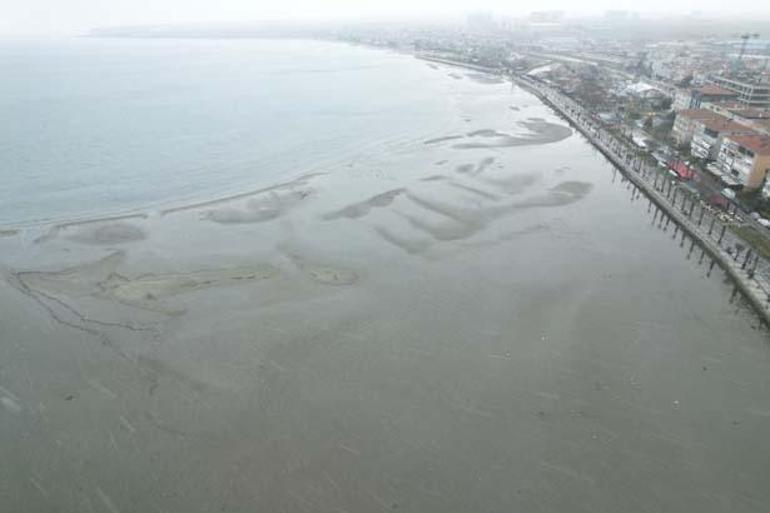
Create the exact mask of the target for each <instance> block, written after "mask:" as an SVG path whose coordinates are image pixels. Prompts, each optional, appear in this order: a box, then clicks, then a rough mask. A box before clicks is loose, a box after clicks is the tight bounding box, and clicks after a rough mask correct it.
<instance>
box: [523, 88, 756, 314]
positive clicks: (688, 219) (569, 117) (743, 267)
mask: <svg viewBox="0 0 770 513" xmlns="http://www.w3.org/2000/svg"><path fill="white" fill-rule="evenodd" d="M514 81H515V82H516V83H517V84H518V85H520V86H521V87H523V88H524V89H526V90H528V91H530V92H531V93H533V94H534V95H535V96H537V97H538V98H539V99H540V100H541V101H543V102H544V103H545V104H546V105H548V106H549V107H551V108H552V109H554V110H555V111H556V112H557V113H558V114H559V115H560V116H562V117H563V118H564V119H565V120H566V121H568V122H569V123H570V125H572V126H573V127H574V128H575V129H576V130H578V131H579V132H580V133H581V134H583V136H585V137H586V138H587V139H588V141H589V142H591V144H592V145H594V147H596V148H597V149H598V150H599V151H600V152H601V153H602V154H603V155H604V156H605V157H606V158H607V159H608V160H609V161H610V162H612V164H613V165H614V166H615V167H616V168H617V169H619V170H620V172H621V173H623V175H624V176H625V177H626V178H627V179H628V180H629V181H630V182H631V183H632V184H633V185H634V186H635V187H636V188H637V189H639V190H640V191H641V192H642V193H643V194H644V195H645V196H647V197H648V198H649V199H650V200H651V201H652V202H653V203H654V204H655V205H656V206H657V207H658V208H659V209H660V210H661V211H663V213H664V214H665V215H667V216H668V217H669V218H670V219H671V220H673V221H674V222H675V223H676V225H677V226H678V227H679V228H680V229H681V230H682V231H683V233H686V234H687V235H688V236H689V237H690V238H691V239H692V240H693V241H694V242H697V244H699V245H700V246H701V248H702V249H703V250H704V251H706V252H707V253H708V254H709V255H710V256H711V258H712V259H713V260H712V264H711V266H712V267H713V266H714V264H715V263H716V264H718V265H719V266H720V267H721V268H722V269H723V270H724V271H725V273H726V274H727V275H728V276H729V277H730V278H731V279H732V280H733V282H734V283H735V286H736V287H737V289H738V290H740V291H741V292H742V293H743V295H744V297H745V298H746V299H747V300H748V301H749V302H750V303H751V305H752V306H753V307H754V309H755V310H756V311H757V313H758V314H759V316H760V318H761V319H762V321H763V322H764V323H765V324H766V325H770V302H769V301H768V298H770V295H768V292H767V289H766V287H764V286H763V284H761V283H760V282H759V281H758V280H757V279H756V277H755V276H756V275H755V273H754V271H755V269H756V264H757V262H758V260H759V257H755V259H754V260H753V262H754V265H753V266H752V265H748V266H747V263H748V264H750V263H751V258H750V254H751V253H750V250H747V253H746V257H745V258H737V259H736V258H735V257H734V255H731V254H730V253H728V252H727V251H726V248H724V247H723V246H722V237H723V236H724V233H725V231H726V229H727V226H726V225H721V226H720V227H719V228H717V230H716V231H714V224H715V223H714V220H712V223H711V226H710V227H709V231H708V233H706V232H705V228H701V226H702V225H701V221H702V220H703V213H704V210H705V206H704V205H703V204H702V203H700V207H701V215H700V216H695V217H696V218H697V219H699V221H698V222H697V224H696V222H695V221H693V211H694V209H695V205H696V200H692V203H691V205H690V208H689V211H688V210H685V209H684V204H685V202H686V201H687V200H686V199H684V200H683V201H682V206H681V207H680V209H678V208H677V207H676V201H677V193H678V192H679V189H678V188H676V187H675V186H673V187H672V185H671V183H670V181H669V182H666V181H665V180H660V182H661V186H662V189H661V188H659V185H658V174H657V173H656V172H653V171H650V170H649V169H648V168H647V167H646V166H645V165H644V164H643V163H642V160H641V159H638V158H636V159H634V158H633V153H632V151H631V150H630V149H628V148H627V147H626V146H625V144H624V143H622V142H620V141H618V140H617V139H616V138H614V137H612V136H610V135H609V134H607V133H606V132H600V131H599V129H598V128H597V127H596V126H595V125H591V124H589V123H588V122H586V121H585V120H586V119H590V118H591V116H590V114H589V113H588V112H587V111H585V110H584V109H582V107H580V106H578V105H577V104H576V103H574V102H573V101H571V100H569V99H567V98H563V97H562V95H560V93H557V92H555V91H550V90H547V89H546V86H542V85H539V84H536V83H532V82H531V81H530V80H527V79H522V78H520V77H515V78H514ZM602 136H604V138H605V140H604V141H603V140H602V139H601V137H602ZM653 177H654V180H652V178H653ZM665 183H668V184H669V187H668V192H666V186H665ZM672 188H673V189H674V194H673V201H672V200H671V198H670V197H671V190H672ZM720 224H721V223H720ZM712 233H720V236H719V238H718V241H714V240H713V239H712V238H711V234H712Z"/></svg>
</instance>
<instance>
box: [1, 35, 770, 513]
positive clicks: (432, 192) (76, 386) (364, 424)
mask: <svg viewBox="0 0 770 513" xmlns="http://www.w3.org/2000/svg"><path fill="white" fill-rule="evenodd" d="M14 44H15V45H16V43H14ZM25 44H26V43H25ZM0 52H2V55H3V58H2V59H0V62H2V64H0V65H1V66H3V67H4V69H5V70H8V69H16V70H17V71H19V73H17V74H11V75H7V74H6V73H5V71H4V72H3V73H2V74H3V76H11V77H12V78H10V79H9V80H4V81H3V82H2V83H1V84H0V89H1V90H2V91H3V94H0V105H1V107H0V110H2V111H3V112H5V113H9V112H10V115H11V116H12V118H13V119H14V123H13V125H14V127H15V130H9V129H8V128H7V125H4V126H5V128H2V129H0V130H2V131H1V132H0V134H2V136H0V144H1V145H2V152H1V153H2V154H3V155H4V159H6V167H5V168H4V169H3V173H4V180H5V182H4V185H5V187H3V188H2V189H0V194H1V195H2V196H0V198H1V199H2V203H0V223H1V224H0V226H1V227H2V231H0V273H1V274H0V275H1V276H2V279H1V280H0V462H2V464H0V511H3V512H4V513H5V512H12V513H16V512H27V511H106V512H111V513H114V512H116V511H118V512H129V511H167V512H171V511H185V512H193V513H195V512H201V513H203V512H211V511H231V512H252V511H290V512H294V511H297V512H304V511H322V512H339V511H351V512H353V511H361V512H365V511H410V512H436V513H438V512H441V513H446V512H458V513H459V512H469V511H533V512H534V511H544V512H554V511H592V512H596V511H624V512H643V511H650V510H656V511H657V510H659V511H698V512H709V513H710V512H721V511H725V510H729V511H732V512H756V511H764V510H767V509H768V507H770V489H768V487H767V479H766V477H767V476H768V474H769V473H770V462H769V461H768V458H767V453H766V451H763V450H762V449H761V448H762V447H764V446H765V445H766V444H765V437H766V435H767V433H768V432H770V393H769V392H770V372H768V369H769V368H770V347H769V346H768V338H767V332H766V331H763V330H760V329H758V327H757V324H758V322H757V320H756V317H755V316H754V314H753V313H752V312H751V311H750V310H749V309H747V308H746V307H745V306H744V305H742V304H741V302H740V300H739V299H731V290H732V289H731V286H730V285H729V283H727V282H725V280H724V278H723V276H722V275H721V274H720V273H719V272H718V271H714V273H713V274H711V276H710V277H709V276H707V273H708V260H705V261H703V262H702V263H699V261H700V260H699V257H700V251H699V250H697V249H695V250H692V252H691V250H690V241H684V240H682V239H681V238H680V235H679V234H678V233H675V232H674V231H673V226H671V227H668V228H665V227H664V226H663V225H661V224H660V223H659V222H658V220H657V218H654V217H653V216H654V212H653V211H651V210H650V208H649V204H648V202H647V201H646V200H644V199H643V198H638V197H636V196H635V195H634V194H633V193H632V191H631V189H629V188H628V184H627V183H626V182H624V181H623V180H622V177H621V176H620V175H619V174H618V173H617V172H615V171H614V170H613V168H612V166H610V165H609V164H608V163H607V162H606V161H605V159H604V158H603V157H602V156H601V155H600V154H598V153H597V151H596V150H595V149H593V147H592V146H591V145H589V144H588V142H586V141H585V140H584V139H583V138H582V137H581V136H579V135H577V134H576V133H574V132H573V130H572V129H571V128H570V127H569V126H567V124H566V123H565V121H563V120H562V119H560V118H558V117H557V116H556V115H554V114H553V112H552V111H550V110H549V109H548V108H547V107H545V106H544V105H542V104H541V103H540V102H539V101H538V100H537V99H536V98H535V97H533V96H532V95H530V94H528V93H526V92H524V91H522V90H521V89H519V88H517V87H514V86H512V85H511V84H510V82H507V81H504V80H502V79H499V78H497V77H493V76H489V75H484V74H479V73H477V72H471V71H468V70H464V69H459V68H453V67H448V66H443V65H438V64H434V63H428V62H424V61H421V60H418V59H415V58H414V57H412V56H409V55H403V54H397V53H391V52H386V51H382V50H372V49H366V48H361V47H351V46H346V45H337V44H329V43H312V42H303V43H301V44H300V43H296V42H276V41H249V42H227V41H224V42H223V41H160V42H159V41H110V40H88V41H79V42H77V43H72V44H70V45H64V46H59V45H55V46H47V45H45V44H38V45H33V46H3V47H2V49H1V50H0ZM14 59H16V60H14ZM20 61H21V62H23V63H24V65H23V66H21V65H20V64H19V62H20ZM53 84H56V85H55V86H54V85H53ZM29 88H33V89H31V91H32V93H34V94H31V93H30V89H29ZM25 90H26V91H27V93H26V94H25ZM33 97H34V98H36V99H37V101H32V98H33ZM8 170H11V172H9V171H8ZM9 191H11V192H9ZM115 212H130V213H132V214H134V215H131V216H127V217H123V218H121V219H99V217H100V216H102V215H104V214H112V213H115ZM84 216H85V217H89V218H91V217H95V219H91V222H88V223H77V222H73V221H72V220H73V219H78V218H82V217H84ZM41 219H49V220H53V219H55V220H57V222H52V223H48V222H32V221H34V220H41ZM64 220H69V221H64Z"/></svg>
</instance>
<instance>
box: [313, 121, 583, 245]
mask: <svg viewBox="0 0 770 513" xmlns="http://www.w3.org/2000/svg"><path fill="white" fill-rule="evenodd" d="M477 135H478V133H477ZM481 136H482V137H487V136H493V134H489V133H487V132H484V134H483V135H481ZM494 165H496V159H495V157H485V158H482V159H481V160H479V161H478V162H476V163H465V164H461V165H458V166H457V167H456V168H455V172H456V174H455V175H454V176H447V175H433V176H430V177H427V178H423V179H421V180H419V182H418V183H417V184H415V186H413V187H410V188H406V187H402V188H398V189H391V190H389V191H385V192H383V193H380V194H377V195H374V196H371V197H370V198H368V199H366V200H364V201H360V202H357V203H353V204H350V205H348V206H345V207H343V208H341V209H339V210H336V211H333V212H330V213H328V214H325V215H323V216H322V219H323V220H325V221H335V220H340V219H347V220H355V221H360V222H367V223H368V224H370V225H371V227H372V228H373V229H374V231H375V233H377V234H378V235H379V236H380V237H381V238H382V240H383V241H385V242H387V243H388V244H390V245H393V246H396V247H397V248H399V249H401V250H402V251H404V252H406V253H408V254H410V255H419V254H423V253H425V252H426V251H428V250H430V249H431V248H434V247H436V246H437V245H441V244H447V243H452V242H455V241H463V240H465V239H470V238H472V237H474V236H475V235H476V234H478V233H480V232H481V231H483V230H484V229H485V228H486V227H487V226H489V225H490V224H491V223H493V222H494V221H495V220H496V219H499V218H501V217H503V216H509V215H515V214H516V213H518V212H524V211H526V210H529V209H533V208H553V207H561V206H566V205H569V204H572V203H575V202H577V201H580V200H581V199H582V198H584V197H585V196H586V195H588V194H589V193H590V192H591V189H592V185H591V184H590V183H587V182H581V181H577V180H567V181H562V182H558V183H557V184H555V185H553V186H551V187H548V188H545V189H543V188H542V186H541V185H540V184H541V181H542V180H543V176H542V175H541V174H540V173H522V174H514V175H504V174H502V175H501V174H500V173H490V172H489V170H490V169H491V167H492V166H494ZM498 167H500V165H499V164H498ZM558 171H559V172H557V170H554V171H553V172H552V173H553V175H554V176H559V175H561V174H562V173H563V170H558ZM538 186H540V190H537V187H538ZM458 194H459V196H458ZM375 214H376V215H375ZM369 216H375V219H373V220H369V219H367V218H369ZM543 229H544V225H543V224H542V223H538V224H537V225H536V227H524V228H520V229H518V230H516V231H515V233H514V234H512V235H511V236H512V237H513V236H525V235H528V234H531V233H536V232H539V231H542V230H543ZM506 239H507V238H506V236H504V235H503V236H500V240H506ZM473 244H477V242H474V243H473Z"/></svg>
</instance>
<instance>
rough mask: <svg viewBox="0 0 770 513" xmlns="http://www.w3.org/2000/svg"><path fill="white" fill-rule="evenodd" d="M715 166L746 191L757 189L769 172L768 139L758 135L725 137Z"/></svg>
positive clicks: (769, 151)
mask: <svg viewBox="0 0 770 513" xmlns="http://www.w3.org/2000/svg"><path fill="white" fill-rule="evenodd" d="M717 165H718V166H719V168H720V169H721V170H722V172H723V173H725V174H727V175H731V176H733V177H734V178H736V179H737V180H738V181H739V182H740V183H741V184H742V185H743V186H744V187H745V188H746V189H748V190H757V189H759V188H760V187H762V185H763V183H764V181H765V177H766V176H767V172H768V170H770V137H768V136H766V135H759V134H752V135H728V136H725V138H724V140H723V141H722V145H721V146H720V148H719V154H718V156H717Z"/></svg>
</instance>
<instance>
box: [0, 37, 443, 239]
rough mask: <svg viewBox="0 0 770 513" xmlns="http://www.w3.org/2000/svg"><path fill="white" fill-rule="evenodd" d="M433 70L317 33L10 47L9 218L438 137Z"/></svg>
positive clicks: (0, 170)
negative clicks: (310, 37)
mask: <svg viewBox="0 0 770 513" xmlns="http://www.w3.org/2000/svg"><path fill="white" fill-rule="evenodd" d="M431 72H432V70H431V69H430V68H428V67H427V66H426V65H425V63H423V62H420V61H417V60H414V59H410V58H404V57H403V56H400V55H396V54H392V53H388V52H380V51H372V50H369V49H364V48H356V47H351V46H346V45H341V44H333V43H321V42H308V41H283V40H282V41H211V40H206V41H194V40H192V41H189V40H188V41H168V40H157V41H156V40H150V41H136V40H104V39H77V40H69V41H52V42H42V43H32V42H3V43H0V77H2V80H0V118H1V119H2V123H1V124H0V176H1V177H2V180H3V186H2V187H1V188H0V225H4V224H5V225H14V224H27V223H35V222H46V221H51V220H62V219H72V218H81V217H89V216H94V215H103V214H115V213H122V212H126V211H132V210H136V209H142V208H148V207H153V206H157V205H160V204H167V203H169V202H185V201H189V200H200V199H208V198H212V197H217V196H221V195H227V194H230V193H233V192H242V191H244V190H248V188H250V187H252V188H253V187H258V186H260V185H265V184H270V183H272V182H274V181H275V180H277V179H280V178H281V177H285V176H289V175H292V174H297V173H300V172H307V171H308V170H311V169H316V168H319V167H323V166H327V165H330V164H333V163H334V162H336V161H338V160H340V159H342V158H346V157H347V158H349V157H350V155H351V154H352V153H355V152H360V151H365V150H366V148H367V147H371V146H379V145H382V144H386V143H388V142H389V141H394V142H395V141H397V140H400V139H404V138H409V137H410V136H415V135H418V134H425V133H431V132H432V131H436V130H438V129H439V128H440V127H441V126H442V123H445V122H446V120H447V116H448V113H449V111H448V104H449V102H450V100H449V99H448V97H447V96H446V94H445V93H446V83H445V82H441V81H436V80H427V78H428V77H429V76H430V74H431ZM434 75H435V73H434Z"/></svg>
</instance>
